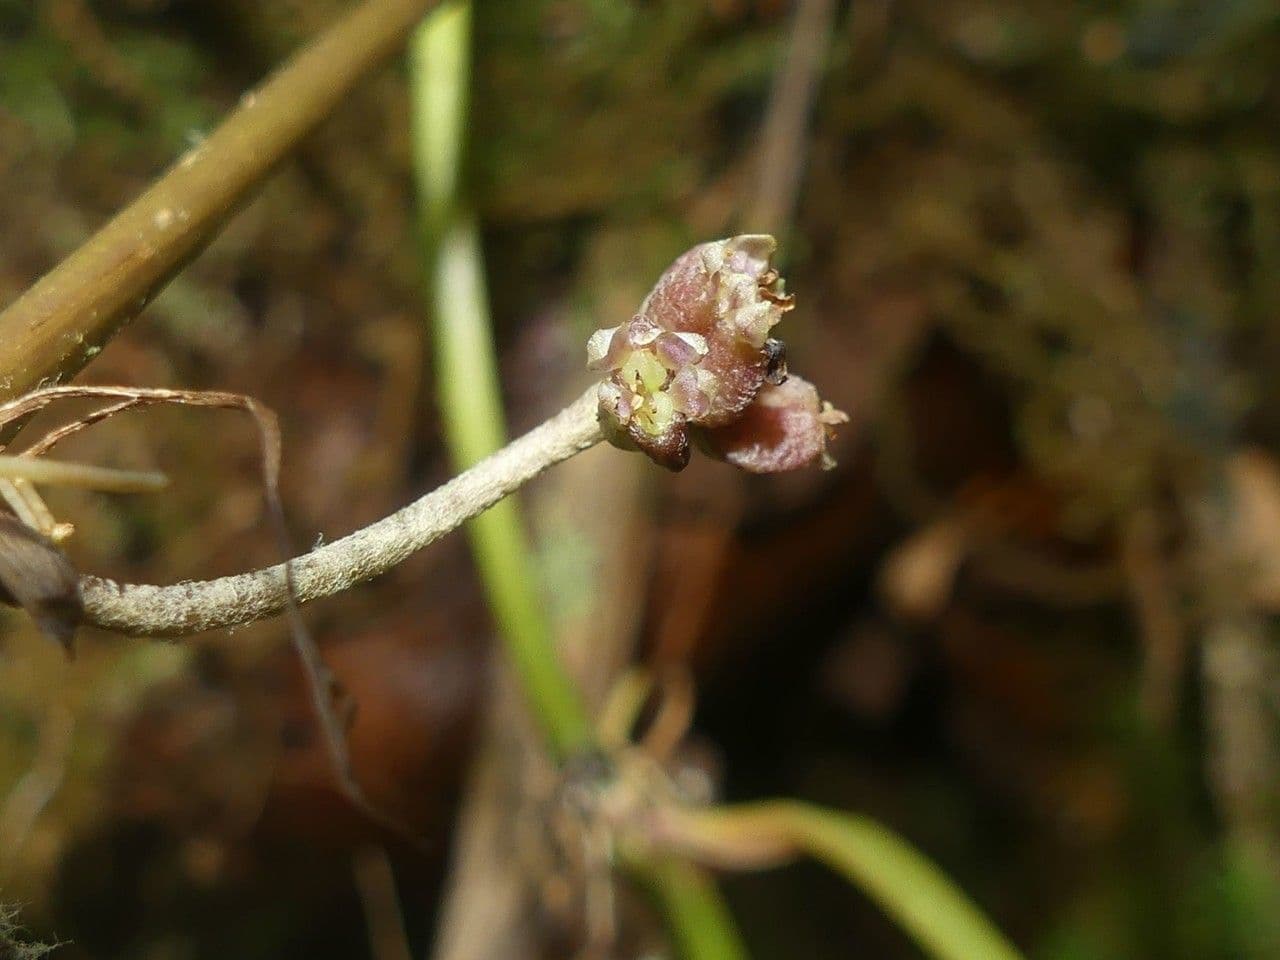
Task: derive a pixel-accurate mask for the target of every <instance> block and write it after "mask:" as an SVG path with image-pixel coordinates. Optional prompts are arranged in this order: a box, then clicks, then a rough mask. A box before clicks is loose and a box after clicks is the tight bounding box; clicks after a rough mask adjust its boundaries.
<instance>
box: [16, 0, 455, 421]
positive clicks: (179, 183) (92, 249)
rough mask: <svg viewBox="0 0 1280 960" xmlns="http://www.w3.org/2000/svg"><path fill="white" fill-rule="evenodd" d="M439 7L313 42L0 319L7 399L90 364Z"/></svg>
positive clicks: (367, 12) (381, 2) (409, 2)
mask: <svg viewBox="0 0 1280 960" xmlns="http://www.w3.org/2000/svg"><path fill="white" fill-rule="evenodd" d="M434 3H435V0H367V2H365V3H363V4H361V5H360V6H359V7H357V8H356V10H355V11H354V12H353V13H351V14H350V15H349V16H347V17H346V18H345V19H343V20H341V21H339V22H338V23H337V24H335V25H334V26H333V27H331V28H330V29H329V30H328V31H326V32H325V33H324V34H322V35H321V36H319V37H318V38H316V39H315V40H314V41H312V42H311V43H310V44H309V45H308V46H307V47H305V48H304V49H303V50H301V51H300V52H299V53H298V54H297V55H295V56H294V57H293V59H291V60H290V61H289V62H288V63H287V64H285V65H284V66H283V67H281V68H280V69H279V70H278V71H277V72H276V73H275V74H274V75H273V76H272V77H270V78H269V79H268V80H267V81H266V82H265V83H263V84H262V86H260V87H259V88H258V89H257V90H255V91H253V92H251V93H248V94H246V95H245V96H244V97H243V98H242V100H241V101H240V105H239V107H238V108H237V109H236V110H234V111H233V112H232V113H231V114H230V115H229V116H228V117H227V118H226V119H225V120H224V121H223V122H222V124H221V125H220V126H219V127H218V128H217V129H216V130H214V131H213V133H211V134H210V135H209V137H208V138H207V139H206V140H205V141H204V142H203V143H201V144H199V145H198V146H196V147H194V148H193V149H191V150H190V151H189V152H188V153H187V154H186V155H185V156H183V157H182V158H181V159H180V160H179V161H178V162H177V163H176V164H175V165H174V166H173V167H172V168H171V169H170V170H169V171H168V172H167V173H166V174H165V175H164V176H163V177H162V178H161V179H160V180H158V181H156V183H155V184H154V185H152V186H151V187H150V188H149V189H148V190H147V191H146V192H145V193H144V194H143V195H142V196H140V197H139V198H138V199H137V200H135V201H134V202H133V203H132V204H130V205H129V206H128V207H126V208H125V209H124V210H122V211H121V212H120V213H118V214H117V215H116V216H115V217H114V218H113V219H112V220H111V221H110V222H109V223H108V224H107V225H106V226H104V227H103V228H102V229H101V230H99V231H98V232H97V233H96V234H94V235H93V236H92V237H91V238H90V239H89V240H88V241H87V242H86V243H85V244H84V245H83V246H82V247H80V249H78V250H77V251H75V252H74V253H73V254H71V256H69V257H68V258H67V259H66V260H64V261H63V262H62V263H60V264H59V265H58V266H56V267H55V268H54V269H53V270H51V271H50V272H49V273H48V274H46V275H45V276H44V278H43V279H41V280H40V281H39V282H38V283H36V284H35V286H33V287H32V288H31V289H30V290H28V291H27V292H26V293H25V294H23V295H22V296H21V297H20V298H19V299H18V300H17V301H16V302H14V303H13V304H12V305H11V306H9V307H8V309H6V310H4V312H3V313H0V400H4V399H8V398H10V397H14V396H18V395H20V394H23V393H26V392H28V391H30V390H32V389H34V388H35V387H37V386H38V385H41V384H47V383H49V382H54V383H56V382H58V381H60V380H62V379H64V378H66V377H68V376H70V375H71V374H74V373H75V372H76V371H78V370H79V369H80V368H82V367H83V366H84V365H85V364H86V363H88V362H89V361H90V360H91V359H92V358H93V357H94V356H95V355H96V354H97V352H98V349H99V348H100V347H101V346H102V344H103V343H105V342H106V341H107V340H108V339H110V337H111V335H112V334H113V333H115V331H116V330H117V329H118V328H119V326H120V325H121V324H122V323H124V322H125V321H126V320H128V319H130V318H131V317H133V316H134V315H135V314H137V313H138V312H139V311H140V310H141V309H142V308H143V307H144V306H145V305H146V304H147V302H148V301H149V300H150V299H151V298H152V297H153V296H154V295H155V294H156V293H157V292H158V291H159V290H160V288H161V287H163V286H164V284H165V283H166V282H167V281H168V280H169V279H170V278H171V277H172V276H173V275H174V274H175V273H176V272H177V271H178V270H179V269H181V268H182V266H183V265H184V264H186V263H187V262H188V261H189V260H191V259H192V258H193V257H194V256H195V255H196V254H197V253H199V252H200V250H201V249H202V248H203V247H204V246H205V245H206V244H207V243H208V242H209V241H210V240H212V239H213V237H214V236H216V235H217V233H218V228H219V227H220V226H221V225H222V223H223V222H224V221H225V220H226V219H227V217H229V216H230V215H231V213H232V212H233V211H234V210H235V208H236V207H237V205H239V204H240V203H242V202H243V201H244V200H245V198H246V197H247V196H248V195H249V193H250V192H251V191H252V190H253V189H254V188H255V187H257V186H258V185H259V184H260V183H261V182H262V181H263V180H264V179H265V178H266V176H267V175H268V173H270V171H271V169H272V168H273V167H274V166H275V165H276V164H277V163H278V162H279V161H280V160H281V159H282V158H283V157H284V156H285V155H286V154H287V153H288V152H289V151H290V150H291V149H293V147H294V146H295V145H296V144H297V143H298V141H299V140H300V139H301V138H302V137H303V136H304V135H306V134H307V133H308V132H310V131H311V130H312V129H313V128H314V127H315V126H316V125H317V124H318V123H319V122H320V121H321V120H323V119H324V118H325V117H326V116H328V115H329V113H331V112H332V111H333V109H334V107H335V106H336V105H337V104H338V103H339V102H340V101H341V100H342V99H343V97H345V96H346V94H347V93H348V91H349V90H350V89H351V87H352V86H353V85H354V84H355V83H356V82H357V81H358V80H359V79H360V78H361V77H363V76H364V75H366V74H367V73H369V72H370V71H371V70H372V69H373V68H374V67H376V66H377V65H378V64H379V63H381V62H382V60H384V59H385V58H386V57H387V56H388V55H390V54H391V53H392V52H393V51H394V50H395V49H396V48H397V47H398V46H399V45H400V44H401V42H402V41H403V40H404V38H405V37H406V35H407V34H408V31H409V30H410V28H411V27H412V26H413V25H414V23H415V22H417V20H418V18H419V17H421V16H422V14H423V13H425V12H426V11H427V10H429V9H430V8H431V7H432V6H433V5H434Z"/></svg>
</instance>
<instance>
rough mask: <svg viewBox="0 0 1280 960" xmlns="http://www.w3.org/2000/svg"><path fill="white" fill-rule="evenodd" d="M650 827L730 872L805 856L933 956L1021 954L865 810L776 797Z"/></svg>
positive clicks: (671, 816) (941, 959)
mask: <svg viewBox="0 0 1280 960" xmlns="http://www.w3.org/2000/svg"><path fill="white" fill-rule="evenodd" d="M652 828H653V834H652V839H653V840H654V841H655V842H656V843H657V844H659V845H660V846H661V847H662V848H664V849H669V850H671V851H673V852H678V853H683V854H684V855H686V856H690V857H693V858H694V859H697V860H700V861H701V862H704V863H707V864H710V865H715V866H722V867H728V868H731V869H761V868H764V867H771V866H779V865H781V864H783V863H786V862H788V861H791V860H794V859H796V858H797V857H800V856H809V857H812V858H814V859H815V860H818V861H820V862H822V863H824V864H826V865H827V866H828V867H830V868H831V869H832V870H834V871H835V872H836V873H839V874H840V875H841V876H843V877H844V878H845V879H846V880H848V881H849V882H850V883H851V884H853V885H854V886H857V887H858V888H860V889H861V890H863V891H864V892H865V893H866V894H867V895H868V896H869V897H871V898H872V899H873V900H875V901H876V902H877V903H878V904H879V905H880V907H881V908H882V909H883V910H884V911H885V913H887V914H888V915H889V916H890V917H892V918H893V919H894V920H895V921H897V923H898V924H899V925H900V926H901V927H902V928H903V929H904V930H905V931H906V932H907V933H908V934H909V935H910V936H911V938H912V939H913V940H915V942H916V943H917V944H918V945H919V946H920V948H921V949H922V950H924V951H925V952H926V953H927V954H928V955H929V956H930V957H933V958H935V960H1023V957H1022V955H1021V954H1020V953H1019V952H1018V950H1017V949H1016V948H1015V947H1014V946H1013V945H1012V944H1011V943H1010V942H1009V941H1008V939H1007V938H1006V937H1005V936H1004V934H1002V933H1001V932H1000V931H999V930H998V929H997V928H996V926H995V925H994V924H993V923H992V922H991V921H990V920H989V919H987V917H986V916H985V915H984V914H983V912H982V911H981V910H980V909H979V908H978V907H977V906H976V905H975V904H974V903H973V901H972V900H970V899H969V897H968V896H966V895H965V893H964V892H963V891H962V890H961V889H960V888H959V887H957V886H956V885H955V884H954V883H953V882H952V881H951V880H950V879H949V878H948V877H947V876H946V874H944V873H943V872H942V870H941V869H939V867H938V866H937V865H936V864H935V863H933V861H931V860H929V859H928V858H927V857H925V856H924V855H923V854H922V853H920V852H919V851H918V850H916V849H915V848H914V847H912V846H911V845H910V844H908V843H907V842H906V841H905V840H903V839H902V838H900V837H899V836H897V834H895V833H893V832H892V831H891V830H889V829H887V828H886V827H883V826H881V825H880V824H878V823H876V822H875V821H874V820H871V819H869V818H867V817H862V816H856V815H853V814H846V813H839V812H836V811H833V810H825V809H823V808H821V807H814V806H810V805H809V804H805V803H800V802H798V801H789V800H778V801H773V802H768V803H758V804H748V805H744V806H740V807H721V808H712V809H706V810H689V809H675V808H665V809H662V810H661V811H659V812H658V813H656V815H655V821H654V823H653V825H652Z"/></svg>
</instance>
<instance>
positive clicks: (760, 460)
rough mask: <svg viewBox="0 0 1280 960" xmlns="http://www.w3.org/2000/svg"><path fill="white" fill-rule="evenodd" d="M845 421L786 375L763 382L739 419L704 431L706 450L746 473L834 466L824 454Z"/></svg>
mask: <svg viewBox="0 0 1280 960" xmlns="http://www.w3.org/2000/svg"><path fill="white" fill-rule="evenodd" d="M848 422H849V417H848V415H846V414H845V413H843V412H841V411H839V410H837V409H835V407H833V406H831V404H829V403H825V402H823V401H820V400H819V399H818V391H817V389H816V388H815V387H814V386H813V384H811V383H809V382H808V381H807V380H802V379H800V378H799V377H795V376H793V377H790V378H788V379H787V382H786V383H783V384H781V385H778V386H774V385H773V384H766V385H765V386H764V387H762V388H761V390H760V393H759V394H757V395H756V398H755V400H754V401H752V403H751V405H750V406H749V407H747V409H746V410H744V411H743V412H742V416H741V417H739V418H738V419H737V420H736V421H734V422H733V423H731V424H728V425H727V426H723V427H713V428H709V429H707V430H705V431H704V432H703V435H702V437H703V442H704V445H705V446H706V447H707V452H708V453H710V454H711V455H712V456H715V457H718V458H719V459H721V460H724V461H726V462H727V463H732V464H733V465H734V466H735V467H739V468H740V469H742V470H746V471H747V472H749V473H781V472H782V471H784V470H795V469H796V468H798V467H804V466H807V465H809V464H810V463H813V462H814V461H815V460H817V461H820V462H821V464H822V466H823V467H824V468H826V469H829V468H831V467H833V466H835V461H833V460H832V459H831V457H830V455H829V454H828V453H827V437H828V434H829V433H830V432H831V430H832V428H834V427H835V426H836V425H838V424H841V423H848Z"/></svg>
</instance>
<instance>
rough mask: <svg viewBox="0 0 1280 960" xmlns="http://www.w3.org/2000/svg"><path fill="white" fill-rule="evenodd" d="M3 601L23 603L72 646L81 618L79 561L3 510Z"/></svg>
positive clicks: (0, 595)
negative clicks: (69, 557) (76, 568)
mask: <svg viewBox="0 0 1280 960" xmlns="http://www.w3.org/2000/svg"><path fill="white" fill-rule="evenodd" d="M0 602H3V603H7V604H10V605H17V606H21V607H22V608H23V609H24V610H26V611H27V613H28V614H29V615H30V616H31V619H32V620H34V621H35V623H36V626H37V627H39V628H40V631H41V632H42V633H44V634H45V636H47V637H52V638H53V639H54V640H57V641H58V642H59V643H61V644H62V645H63V646H64V647H66V648H67V649H68V650H70V649H71V641H72V638H73V637H74V636H75V631H76V627H77V626H78V625H79V624H80V620H81V614H82V610H81V606H80V589H79V577H78V576H77V574H76V570H75V567H73V566H72V565H71V561H70V560H68V559H67V557H66V554H64V553H63V552H62V551H61V550H59V549H58V548H57V547H56V546H54V545H53V543H52V542H51V541H50V540H48V539H47V538H45V537H43V536H41V535H40V534H39V533H37V532H36V531H34V530H32V529H31V528H30V527H28V526H27V525H26V524H24V523H23V522H22V521H21V520H19V519H18V518H17V517H14V516H12V515H11V514H7V513H0Z"/></svg>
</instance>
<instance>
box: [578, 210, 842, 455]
mask: <svg viewBox="0 0 1280 960" xmlns="http://www.w3.org/2000/svg"><path fill="white" fill-rule="evenodd" d="M776 249H777V243H776V242H775V241H774V239H773V237H770V236H766V235H762V234H747V235H743V236H738V237H731V238H729V239H727V240H719V241H716V242H714V243H704V244H701V245H700V246H697V247H694V248H693V249H691V250H688V251H686V252H685V253H683V254H682V255H681V256H680V257H678V258H677V259H676V261H675V262H674V263H673V264H672V265H671V266H670V267H668V268H667V271H666V272H665V273H664V274H663V275H662V277H661V278H660V279H659V280H658V283H657V285H656V286H655V287H654V288H653V290H652V291H651V292H650V293H649V296H647V297H646V298H645V300H644V302H643V303H642V304H641V305H640V310H639V312H637V313H636V315H635V316H634V317H632V318H631V320H629V321H628V322H627V323H624V324H621V325H620V326H617V327H610V328H608V329H604V330H597V331H596V332H595V333H594V334H592V336H591V339H590V340H589V341H588V343H587V360H588V364H589V366H590V367H591V369H592V370H597V371H599V372H601V373H602V374H604V379H603V380H602V381H601V384H600V420H601V423H602V424H604V426H605V428H606V432H607V433H608V435H609V437H610V439H611V440H612V441H613V442H614V443H615V444H616V445H618V446H622V447H625V448H628V449H639V450H642V451H644V452H645V453H646V454H648V456H649V457H651V458H652V459H653V460H654V461H656V462H657V463H660V464H662V465H663V466H664V467H668V468H670V469H672V470H680V469H683V468H684V466H685V465H686V464H688V462H689V452H690V444H691V440H693V441H697V442H698V443H699V445H700V446H702V447H703V448H704V449H706V450H707V451H708V452H709V453H711V454H712V455H714V456H718V457H720V458H721V459H724V460H727V461H728V462H730V463H733V464H736V465H737V466H739V467H742V468H743V469H745V470H750V471H752V472H756V473H774V472H777V471H780V470H792V469H795V468H797V467H801V466H804V465H806V464H808V463H812V462H813V461H815V460H819V459H821V460H822V461H823V463H824V464H829V459H828V458H827V456H826V440H827V431H828V429H829V428H830V427H831V426H833V425H835V424H837V423H841V422H844V421H845V420H847V418H846V417H845V416H844V414H842V413H840V412H839V411H837V410H834V409H833V408H832V407H831V405H830V404H822V403H820V402H819V400H818V394H817V391H816V390H815V389H814V388H813V387H812V386H811V385H810V384H808V383H806V382H805V381H804V380H801V379H800V378H798V377H790V378H788V375H787V370H786V351H785V348H784V347H783V345H782V343H781V342H780V341H778V340H775V339H773V338H772V337H770V335H769V334H770V331H771V330H772V329H773V327H774V326H775V325H776V324H777V323H778V322H779V321H780V320H781V319H782V317H783V315H784V314H786V313H787V311H789V310H791V309H792V307H793V306H794V302H793V298H792V297H790V296H788V295H787V294H786V293H785V292H784V291H783V284H782V280H781V278H780V277H779V276H778V272H777V271H776V270H775V269H773V267H772V265H771V261H772V259H773V254H774V251H775V250H776Z"/></svg>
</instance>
